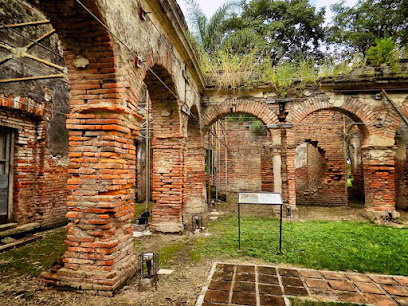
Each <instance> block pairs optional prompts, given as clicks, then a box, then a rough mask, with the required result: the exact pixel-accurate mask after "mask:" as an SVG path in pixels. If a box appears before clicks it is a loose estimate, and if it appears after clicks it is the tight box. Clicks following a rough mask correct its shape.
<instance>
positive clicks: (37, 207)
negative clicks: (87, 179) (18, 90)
mask: <svg viewBox="0 0 408 306" xmlns="http://www.w3.org/2000/svg"><path fill="white" fill-rule="evenodd" d="M0 101H1V105H2V106H3V108H0V126H4V127H8V128H12V129H13V133H14V135H15V146H14V157H13V159H14V178H13V180H14V182H13V203H12V204H11V205H12V215H11V216H10V221H16V222H18V223H29V222H38V223H40V224H41V225H42V226H49V225H54V224H57V223H61V222H63V221H64V220H65V213H66V207H65V201H66V196H67V189H66V180H67V177H68V175H67V160H66V158H63V157H52V156H51V155H50V153H49V150H48V148H47V138H46V137H47V132H46V127H47V126H46V122H45V121H44V117H43V116H44V115H45V116H46V117H47V118H50V114H48V113H47V114H44V112H43V109H44V107H45V106H44V104H37V103H35V102H34V101H32V100H31V99H23V98H16V99H13V97H12V96H8V97H7V99H5V98H0ZM28 101H29V103H30V105H35V107H32V108H30V107H28V108H27V107H25V106H24V104H22V103H28ZM20 102H22V103H20Z"/></svg>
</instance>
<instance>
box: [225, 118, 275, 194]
mask: <svg viewBox="0 0 408 306" xmlns="http://www.w3.org/2000/svg"><path fill="white" fill-rule="evenodd" d="M250 123H251V122H249V121H247V122H234V121H233V122H229V121H228V120H227V122H226V123H225V124H224V125H225V127H226V130H227V137H226V141H227V146H228V151H227V161H228V165H227V175H228V179H227V181H226V178H225V170H226V166H225V149H224V146H222V145H221V155H220V159H221V164H220V166H221V168H220V176H221V187H222V190H225V191H228V192H238V191H240V190H254V191H260V190H262V188H263V187H264V188H265V189H266V188H273V174H269V176H266V177H264V179H263V178H262V174H264V173H267V172H268V171H269V172H271V170H270V169H271V166H272V164H271V162H272V161H271V157H272V156H267V155H266V154H264V153H263V152H264V145H265V142H266V141H267V139H268V138H267V136H256V135H254V134H253V133H252V132H251V130H250V129H249V125H250ZM262 162H264V163H263V164H262ZM271 183H272V186H271Z"/></svg>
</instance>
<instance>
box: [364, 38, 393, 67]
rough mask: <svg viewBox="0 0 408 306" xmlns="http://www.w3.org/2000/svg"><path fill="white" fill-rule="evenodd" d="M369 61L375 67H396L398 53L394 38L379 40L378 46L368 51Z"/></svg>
mask: <svg viewBox="0 0 408 306" xmlns="http://www.w3.org/2000/svg"><path fill="white" fill-rule="evenodd" d="M367 59H368V61H369V63H370V64H371V65H373V66H380V65H381V64H387V65H390V66H393V65H395V64H396V63H397V62H398V51H397V46H396V45H395V42H394V40H393V39H392V38H381V39H378V40H377V41H376V45H375V46H372V47H370V48H369V49H368V51H367Z"/></svg>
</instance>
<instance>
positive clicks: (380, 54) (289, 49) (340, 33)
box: [186, 0, 408, 96]
mask: <svg viewBox="0 0 408 306" xmlns="http://www.w3.org/2000/svg"><path fill="white" fill-rule="evenodd" d="M186 2H187V5H188V8H189V14H188V20H189V23H190V28H191V30H192V33H193V35H192V39H193V40H194V41H195V43H196V45H197V47H198V49H199V53H200V57H201V66H202V70H203V73H204V75H205V76H206V77H207V80H208V82H209V84H211V85H214V86H217V87H219V88H233V89H240V88H250V87H251V86H257V85H259V84H260V83H268V84H270V85H271V86H274V87H276V88H277V92H278V94H280V95H281V96H285V95H286V94H287V90H285V89H284V88H288V87H292V86H294V84H295V85H296V86H298V84H299V83H300V82H301V83H311V84H314V83H316V81H317V80H318V78H319V77H327V76H338V75H347V74H349V73H351V72H352V71H353V70H354V69H355V68H359V67H365V66H367V65H369V66H377V67H378V66H381V65H386V66H389V67H390V68H391V69H390V71H391V72H393V73H399V72H400V71H399V64H398V63H399V61H400V60H401V59H402V58H407V57H408V54H407V53H408V51H407V50H408V48H407V47H406V44H407V40H408V30H407V29H408V24H407V23H408V22H407V20H406V18H404V16H406V15H407V14H408V7H407V5H406V2H405V1H403V0H400V1H393V2H392V3H391V2H389V1H386V0H361V1H359V2H358V3H357V4H356V5H355V6H354V7H347V6H346V5H345V4H344V2H339V3H337V4H335V5H333V6H332V7H331V9H332V11H333V13H334V17H333V20H332V21H331V23H330V24H328V25H325V24H324V15H325V10H324V8H321V9H319V10H318V9H316V8H315V7H314V6H313V5H311V4H310V3H309V1H308V0H296V1H295V0H278V1H266V0H251V1H240V2H234V1H231V2H227V3H226V4H224V5H222V6H221V7H219V8H218V10H217V11H216V12H215V13H214V15H213V16H212V17H211V18H207V17H206V16H205V14H204V13H203V11H202V10H201V9H200V7H199V5H198V4H197V2H196V0H187V1H186ZM237 8H239V11H240V14H238V13H237V11H238V10H237ZM378 12H381V14H379V13H378ZM361 16H365V17H367V18H361ZM324 48H326V51H325V52H323V51H322V50H324ZM297 89H299V88H297Z"/></svg>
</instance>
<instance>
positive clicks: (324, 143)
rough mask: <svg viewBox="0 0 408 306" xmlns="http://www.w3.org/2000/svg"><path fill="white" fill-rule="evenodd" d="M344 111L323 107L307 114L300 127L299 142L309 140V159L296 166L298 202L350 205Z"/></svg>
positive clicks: (307, 154)
mask: <svg viewBox="0 0 408 306" xmlns="http://www.w3.org/2000/svg"><path fill="white" fill-rule="evenodd" d="M342 133H343V115H342V114H341V113H340V112H336V111H326V110H321V111H317V112H314V113H312V114H310V115H308V116H307V117H305V118H304V119H303V120H302V121H301V122H300V125H299V127H298V129H297V130H296V132H295V134H296V136H295V137H296V144H298V145H299V144H301V143H304V142H306V143H307V146H306V156H305V158H306V160H305V162H304V164H303V165H302V166H300V165H298V168H297V169H296V202H297V204H308V205H346V204H347V190H346V173H345V170H346V163H345V155H344V143H343V137H342Z"/></svg>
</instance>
